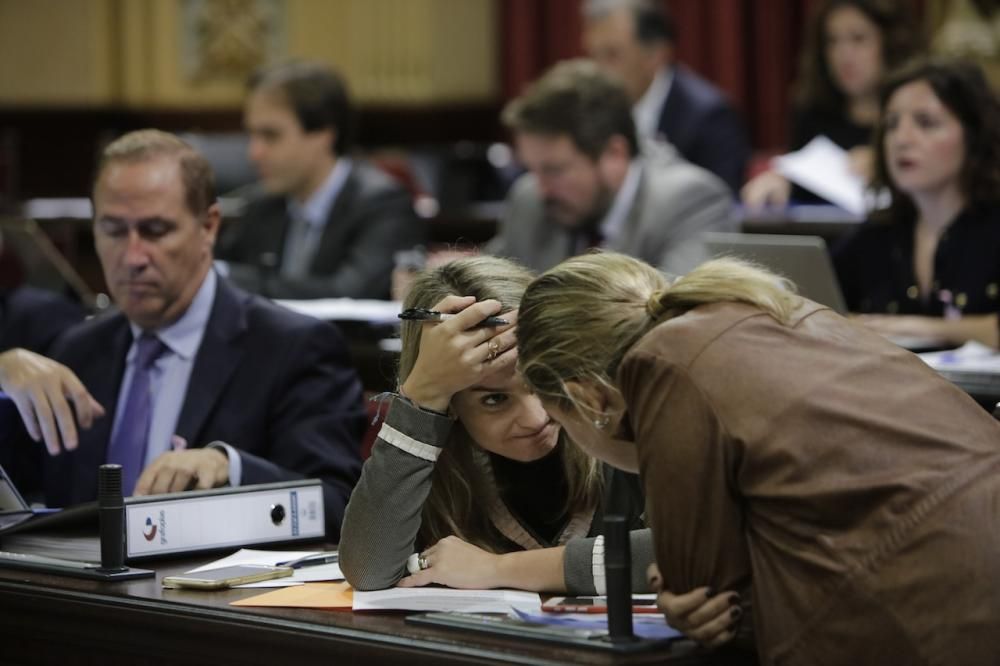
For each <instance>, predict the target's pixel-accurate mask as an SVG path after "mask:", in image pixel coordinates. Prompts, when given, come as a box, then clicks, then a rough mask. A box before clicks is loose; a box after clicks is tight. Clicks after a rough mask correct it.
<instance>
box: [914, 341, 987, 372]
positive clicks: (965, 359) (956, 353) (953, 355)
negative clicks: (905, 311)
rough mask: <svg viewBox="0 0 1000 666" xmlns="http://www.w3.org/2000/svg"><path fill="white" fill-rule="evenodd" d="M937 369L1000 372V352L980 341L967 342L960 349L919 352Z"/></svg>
mask: <svg viewBox="0 0 1000 666" xmlns="http://www.w3.org/2000/svg"><path fill="white" fill-rule="evenodd" d="M918 356H920V358H921V359H923V361H924V363H926V364H927V365H929V366H931V367H932V368H934V369H935V370H938V371H944V370H957V371H959V372H982V373H1000V353H998V352H997V351H995V350H994V349H993V348H992V347H988V346H987V345H984V344H982V343H979V342H975V341H972V342H966V343H965V344H964V345H962V346H961V347H959V348H958V349H949V350H947V351H939V352H927V353H924V354H918Z"/></svg>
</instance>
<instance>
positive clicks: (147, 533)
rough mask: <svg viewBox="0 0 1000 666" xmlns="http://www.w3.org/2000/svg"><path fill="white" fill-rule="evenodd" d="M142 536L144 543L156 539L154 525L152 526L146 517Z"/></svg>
mask: <svg viewBox="0 0 1000 666" xmlns="http://www.w3.org/2000/svg"><path fill="white" fill-rule="evenodd" d="M142 536H143V538H145V539H146V541H152V540H153V539H155V538H156V525H154V524H153V519H152V518H151V517H149V516H146V528H145V529H144V530H142Z"/></svg>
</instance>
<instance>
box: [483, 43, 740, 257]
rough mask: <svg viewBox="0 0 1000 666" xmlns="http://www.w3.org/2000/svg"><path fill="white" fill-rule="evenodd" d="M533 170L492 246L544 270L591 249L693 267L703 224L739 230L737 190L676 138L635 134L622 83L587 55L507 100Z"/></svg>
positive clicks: (515, 191) (507, 112)
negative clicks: (691, 159) (685, 154)
mask: <svg viewBox="0 0 1000 666" xmlns="http://www.w3.org/2000/svg"><path fill="white" fill-rule="evenodd" d="M503 122H504V124H505V125H506V126H507V127H508V128H510V129H511V130H512V131H513V133H514V142H515V144H516V148H517V153H518V157H519V159H520V161H521V162H522V163H523V164H524V165H525V167H526V168H527V169H528V172H529V173H527V174H525V175H524V176H522V177H521V178H520V179H519V180H518V181H517V182H516V183H515V184H514V187H513V188H512V189H511V192H510V194H509V195H508V197H507V211H506V214H505V215H504V218H503V220H502V221H501V224H500V230H499V233H498V234H497V236H496V237H495V238H493V239H492V240H491V241H490V242H489V244H488V246H487V251H488V252H490V253H492V254H496V255H499V256H505V257H510V258H512V259H515V260H517V261H520V262H521V263H523V264H525V265H527V266H528V267H530V268H532V269H534V270H536V271H543V270H546V269H548V268H551V267H552V266H554V265H555V264H557V263H559V262H560V261H562V260H563V259H566V258H568V257H571V256H573V255H576V254H579V253H581V252H585V251H586V250H587V249H589V248H591V247H605V248H607V249H611V250H616V251H619V252H623V253H625V254H629V255H632V256H634V257H637V258H639V259H642V260H644V261H646V262H648V263H650V264H652V265H654V266H657V267H659V268H660V269H662V270H664V271H666V272H668V273H675V274H680V273H685V272H687V271H689V270H690V269H692V268H694V267H695V266H697V265H698V264H699V263H701V262H702V261H704V260H705V259H707V258H708V257H707V255H706V254H705V251H704V248H703V246H702V242H701V238H700V236H701V233H702V232H704V231H733V230H736V227H737V220H736V217H735V214H734V211H733V209H732V203H731V197H730V193H729V189H728V188H727V187H726V185H725V183H723V182H722V181H721V180H720V179H719V178H717V177H716V176H714V175H713V174H711V173H709V172H708V171H705V170H704V169H702V168H700V167H696V166H694V165H692V164H689V163H688V162H685V161H684V160H683V159H682V158H681V157H680V156H679V155H678V154H677V152H676V151H675V150H674V149H673V147H672V146H670V145H667V144H662V143H654V142H649V143H645V144H642V145H641V146H640V143H639V141H638V139H637V137H636V130H635V124H634V121H633V119H632V110H631V103H630V101H629V98H628V95H627V94H626V92H625V89H624V88H623V87H622V85H621V84H620V83H619V82H618V81H617V80H616V79H613V78H610V76H609V75H607V74H605V73H603V72H602V71H601V70H600V69H599V68H598V67H597V65H595V64H594V63H592V62H589V61H583V60H573V61H568V62H564V63H560V64H558V65H556V66H555V67H553V68H552V69H550V70H549V71H548V72H547V73H546V74H545V75H544V76H543V77H542V78H541V79H539V80H538V81H537V82H535V83H534V84H533V85H532V86H531V87H530V88H529V89H528V90H527V92H525V93H524V94H523V95H522V96H521V97H519V98H517V99H515V100H513V101H512V102H511V103H510V104H508V106H507V108H505V109H504V112H503Z"/></svg>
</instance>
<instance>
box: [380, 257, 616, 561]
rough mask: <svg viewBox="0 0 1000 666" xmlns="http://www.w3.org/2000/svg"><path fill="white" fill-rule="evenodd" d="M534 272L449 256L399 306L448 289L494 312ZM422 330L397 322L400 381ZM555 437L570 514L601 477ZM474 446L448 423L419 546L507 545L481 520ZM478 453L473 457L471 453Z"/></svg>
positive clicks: (425, 301)
mask: <svg viewBox="0 0 1000 666" xmlns="http://www.w3.org/2000/svg"><path fill="white" fill-rule="evenodd" d="M533 277H534V276H533V275H532V274H531V272H530V271H528V270H527V269H526V268H524V267H522V266H520V265H518V264H516V263H514V262H512V261H508V260H506V259H498V258H494V257H485V256H479V257H470V258H466V259H457V260H455V261H452V262H449V263H447V264H444V265H442V266H440V267H438V268H434V269H431V270H428V271H424V272H423V273H421V274H420V275H418V276H417V278H416V279H415V281H414V283H413V286H412V288H411V289H410V292H409V294H408V295H407V297H406V300H405V302H404V303H403V306H404V307H405V308H431V307H433V306H434V304H435V303H437V302H438V301H440V300H441V299H443V298H444V297H445V296H448V295H449V294H454V295H458V296H475V298H476V300H477V301H481V300H486V299H495V300H498V301H500V303H501V304H502V309H501V312H507V311H510V310H513V309H515V308H517V307H518V306H519V305H520V302H521V295H522V294H523V293H524V290H525V288H526V287H527V286H528V284H529V283H530V282H531V280H532V278H533ZM422 330H423V328H422V326H421V324H420V323H418V322H405V323H404V324H403V327H402V330H401V338H402V351H401V353H400V358H399V382H400V385H402V383H403V382H404V381H406V378H407V377H408V376H409V374H410V372H411V371H412V370H413V365H414V363H416V360H417V355H418V353H419V350H420V335H421V331H422ZM562 437H563V435H560V444H561V450H562V462H563V470H564V471H565V474H566V482H567V495H566V511H567V513H574V512H578V511H581V510H589V509H591V508H593V507H595V506H596V505H597V502H598V500H599V498H600V496H601V490H602V485H603V483H602V478H601V474H600V465H599V463H598V462H597V461H596V460H594V459H592V458H590V457H589V456H587V455H586V454H585V453H583V452H582V451H581V450H580V449H579V448H578V447H575V446H565V443H564V442H562ZM477 447H478V445H477V444H476V443H475V441H474V440H473V439H472V437H471V436H470V435H469V434H468V432H467V431H466V429H465V428H464V427H463V426H462V424H461V422H457V423H456V424H455V426H454V427H453V428H452V431H451V434H450V436H449V441H448V442H447V444H446V445H445V447H444V450H443V451H442V452H441V456H440V457H439V458H438V461H437V463H436V465H435V467H434V473H433V475H432V477H431V491H430V495H429V496H428V498H427V501H426V502H425V503H424V507H423V512H422V516H421V518H422V520H421V525H420V532H419V534H418V541H419V542H420V543H421V544H423V545H425V546H426V545H428V544H433V543H436V542H437V541H438V540H440V539H442V538H444V537H446V536H450V535H455V536H458V537H459V538H461V539H462V540H464V541H468V542H469V543H473V544H475V545H477V546H479V547H480V548H483V549H485V550H488V551H490V552H504V551H507V550H509V549H510V548H509V546H508V545H507V542H506V539H505V538H504V537H503V536H502V535H501V534H500V533H499V532H498V531H497V530H496V529H495V528H494V527H493V525H492V523H491V522H490V518H489V505H490V500H491V499H492V498H491V497H490V496H488V494H487V493H484V492H483V489H484V488H491V487H494V485H495V484H494V482H493V479H490V478H487V471H488V470H487V469H486V468H484V466H483V465H482V464H481V463H480V462H478V461H477V450H478V449H477ZM479 457H480V458H481V456H479Z"/></svg>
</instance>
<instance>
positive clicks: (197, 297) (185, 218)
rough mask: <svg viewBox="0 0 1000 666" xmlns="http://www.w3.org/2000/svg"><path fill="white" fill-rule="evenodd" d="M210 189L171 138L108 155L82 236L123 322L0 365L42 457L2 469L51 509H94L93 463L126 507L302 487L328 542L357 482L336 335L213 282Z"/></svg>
mask: <svg viewBox="0 0 1000 666" xmlns="http://www.w3.org/2000/svg"><path fill="white" fill-rule="evenodd" d="M213 189H214V188H213V185H212V175H211V169H210V167H209V166H208V163H207V162H206V161H205V160H204V158H203V157H202V156H201V155H199V154H198V153H197V152H195V151H194V150H193V149H191V148H190V146H188V145H187V144H185V143H184V142H182V141H180V140H179V139H177V138H176V137H174V136H172V135H170V134H166V133H163V132H158V131H156V130H143V131H140V132H133V133H131V134H128V135H126V136H124V137H122V138H120V139H118V140H117V141H115V142H114V143H112V144H111V145H110V146H108V148H107V149H106V150H105V153H104V156H103V159H102V163H101V166H100V168H99V171H98V177H97V180H96V183H95V186H94V193H93V198H94V213H95V218H94V237H95V245H96V248H97V254H98V256H99V258H100V260H101V266H102V268H103V270H104V276H105V280H106V282H107V284H108V288H109V290H110V292H111V295H112V296H113V298H114V301H115V304H116V305H117V307H118V308H120V312H116V313H111V314H108V315H104V316H99V317H96V318H94V319H92V320H90V321H88V322H85V323H83V324H81V325H79V326H77V327H75V328H73V329H71V330H69V331H68V332H67V334H66V335H64V336H63V337H61V338H60V339H59V340H58V341H57V343H56V345H55V346H54V347H53V349H52V358H53V359H55V360H49V359H46V358H44V357H40V356H37V355H34V354H31V353H30V352H27V351H25V350H12V351H9V352H6V353H4V354H0V387H2V388H3V389H4V390H5V391H7V392H8V393H9V394H10V395H11V396H12V397H13V399H14V401H15V402H16V404H17V407H18V410H19V411H20V413H21V416H22V419H23V420H24V422H25V425H26V426H27V430H28V433H29V434H30V435H31V436H32V438H33V439H35V440H36V441H37V440H41V439H44V440H45V444H46V448H47V449H48V455H46V452H45V450H44V449H43V448H42V447H41V446H38V445H34V446H32V445H31V443H28V442H24V443H19V444H15V445H10V444H8V445H7V446H4V447H0V457H2V458H3V459H4V465H5V466H8V465H9V471H10V472H12V475H13V476H14V477H15V479H16V481H17V483H18V484H19V485H23V487H24V488H25V489H27V490H29V491H30V490H32V489H38V488H41V489H43V490H44V493H45V498H46V501H47V503H48V504H49V505H50V506H63V505H67V504H72V503H76V502H81V501H87V500H91V499H94V497H95V496H96V492H97V488H96V485H97V481H96V479H97V474H96V470H97V467H98V466H99V465H101V464H103V463H105V462H115V463H120V464H121V465H122V467H123V486H124V488H123V490H124V491H125V493H126V494H132V493H133V490H134V493H135V494H154V493H163V492H173V491H180V490H186V489H189V488H212V487H218V486H224V485H245V484H254V483H265V482H272V481H281V480H288V479H297V478H306V477H315V478H319V479H321V480H322V481H323V484H324V500H325V501H324V503H325V509H326V519H327V536H328V537H329V538H331V539H336V538H338V535H339V527H340V522H341V520H342V518H343V511H344V507H345V506H346V504H347V499H348V497H349V495H350V492H351V490H352V488H353V486H354V484H355V483H356V481H357V479H358V477H359V474H360V469H361V462H360V458H359V453H358V450H359V446H360V442H361V437H362V433H363V430H364V407H363V404H362V397H361V386H360V383H359V381H358V378H357V375H356V374H355V372H354V370H353V369H352V368H351V367H350V364H349V360H348V354H347V349H346V344H345V343H344V341H343V339H342V338H341V337H340V335H339V333H338V332H337V330H336V329H335V328H334V327H332V326H330V325H328V324H325V323H322V322H320V321H318V320H314V319H310V318H308V317H304V316H302V315H298V314H295V313H292V312H290V311H288V310H285V309H283V308H280V307H278V306H276V305H273V304H272V303H270V302H269V301H266V300H264V299H261V298H259V297H256V296H251V295H249V294H246V293H245V292H243V291H241V290H239V289H238V288H236V287H234V286H232V285H231V284H230V283H229V282H228V281H226V280H225V279H223V278H221V277H219V276H218V275H216V273H215V272H214V270H213V269H212V248H213V245H214V243H215V238H216V233H217V231H218V228H219V220H220V215H219V207H218V204H217V203H215V196H214V192H213ZM70 405H72V407H71V406H70ZM74 420H75V421H78V422H79V425H80V426H81V430H80V431H79V432H78V431H77V429H76V427H75V424H74Z"/></svg>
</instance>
